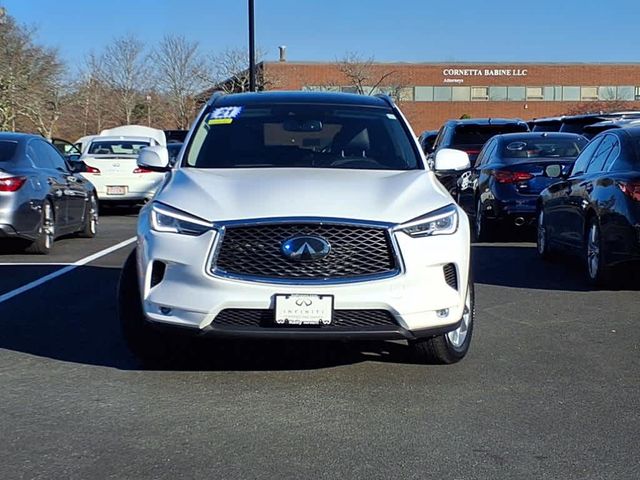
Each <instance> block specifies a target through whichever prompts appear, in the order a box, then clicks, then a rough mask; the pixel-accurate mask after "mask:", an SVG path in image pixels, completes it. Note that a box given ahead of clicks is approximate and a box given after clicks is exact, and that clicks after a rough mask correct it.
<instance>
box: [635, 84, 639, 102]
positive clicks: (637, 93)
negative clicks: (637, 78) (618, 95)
mask: <svg viewBox="0 0 640 480" xmlns="http://www.w3.org/2000/svg"><path fill="white" fill-rule="evenodd" d="M634 96H635V97H636V100H640V87H636V94H635V95H634Z"/></svg>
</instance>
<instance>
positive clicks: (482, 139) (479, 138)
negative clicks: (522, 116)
mask: <svg viewBox="0 0 640 480" xmlns="http://www.w3.org/2000/svg"><path fill="white" fill-rule="evenodd" d="M527 131H529V130H528V127H527V125H526V124H519V123H513V124H507V125H458V126H457V127H456V129H455V131H454V133H453V138H452V142H451V143H452V144H453V145H484V144H485V143H486V142H487V140H489V139H490V138H491V137H493V136H495V135H502V134H503V133H517V132H527Z"/></svg>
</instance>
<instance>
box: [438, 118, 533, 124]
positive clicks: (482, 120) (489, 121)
mask: <svg viewBox="0 0 640 480" xmlns="http://www.w3.org/2000/svg"><path fill="white" fill-rule="evenodd" d="M447 123H449V124H454V125H511V124H514V123H527V122H525V121H524V120H522V119H521V118H465V119H459V120H448V121H447Z"/></svg>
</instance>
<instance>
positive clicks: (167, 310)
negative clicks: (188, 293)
mask: <svg viewBox="0 0 640 480" xmlns="http://www.w3.org/2000/svg"><path fill="white" fill-rule="evenodd" d="M160 313H161V314H162V315H171V309H170V308H169V307H160Z"/></svg>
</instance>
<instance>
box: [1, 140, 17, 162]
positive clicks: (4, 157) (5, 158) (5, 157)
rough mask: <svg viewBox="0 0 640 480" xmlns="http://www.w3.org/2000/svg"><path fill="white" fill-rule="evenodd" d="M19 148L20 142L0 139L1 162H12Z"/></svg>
mask: <svg viewBox="0 0 640 480" xmlns="http://www.w3.org/2000/svg"><path fill="white" fill-rule="evenodd" d="M16 148H18V142H10V141H7V140H0V162H10V161H12V160H13V156H14V155H15V153H16Z"/></svg>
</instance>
